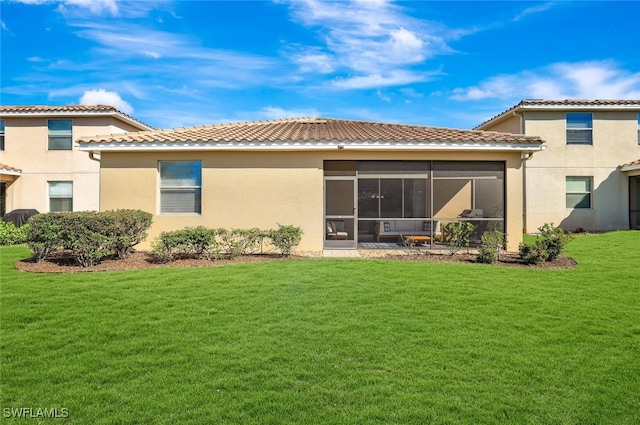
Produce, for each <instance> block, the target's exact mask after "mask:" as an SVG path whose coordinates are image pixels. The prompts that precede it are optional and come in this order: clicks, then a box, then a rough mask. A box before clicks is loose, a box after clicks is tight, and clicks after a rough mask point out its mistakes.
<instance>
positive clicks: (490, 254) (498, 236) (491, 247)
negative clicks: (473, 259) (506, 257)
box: [478, 231, 506, 264]
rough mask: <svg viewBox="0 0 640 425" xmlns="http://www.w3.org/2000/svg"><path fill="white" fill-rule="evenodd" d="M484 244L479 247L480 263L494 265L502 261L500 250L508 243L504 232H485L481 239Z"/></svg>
mask: <svg viewBox="0 0 640 425" xmlns="http://www.w3.org/2000/svg"><path fill="white" fill-rule="evenodd" d="M481 240H482V242H481V243H480V246H479V247H478V262H479V263H485V264H493V263H495V262H496V261H498V260H499V259H500V250H501V249H502V248H503V247H504V244H505V243H506V238H505V234H504V233H502V232H498V231H494V232H485V233H483V234H482V237H481Z"/></svg>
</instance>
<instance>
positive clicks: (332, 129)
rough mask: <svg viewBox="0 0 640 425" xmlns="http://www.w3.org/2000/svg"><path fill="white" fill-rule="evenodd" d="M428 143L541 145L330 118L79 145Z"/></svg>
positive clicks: (534, 140)
mask: <svg viewBox="0 0 640 425" xmlns="http://www.w3.org/2000/svg"><path fill="white" fill-rule="evenodd" d="M341 141H344V142H405V143H406V142H409V143H410V142H429V143H442V144H449V143H454V144H457V143H461V144H524V145H540V144H542V143H543V141H542V139H541V138H539V137H529V136H522V135H517V134H507V133H496V132H485V131H472V130H457V129H450V128H441V127H426V126H417V125H404V124H388V123H380V122H369V121H352V120H340V119H330V118H295V119H283V120H272V121H254V122H243V123H233V124H217V125H210V126H202V127H190V128H180V129H172V130H155V131H140V132H132V133H124V134H111V135H106V136H96V137H84V138H81V139H79V140H78V143H79V144H80V145H87V144H92V145H96V144H98V145H104V144H125V145H126V144H130V145H143V144H149V143H154V144H157V143H162V144H182V143H204V144H219V143H230V142H251V143H256V142H258V143H259V142H298V143H304V142H307V143H311V142H341Z"/></svg>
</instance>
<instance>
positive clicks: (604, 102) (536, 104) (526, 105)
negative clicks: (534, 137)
mask: <svg viewBox="0 0 640 425" xmlns="http://www.w3.org/2000/svg"><path fill="white" fill-rule="evenodd" d="M545 108H549V109H576V110H579V109H581V108H584V109H617V108H623V109H632V110H638V111H640V100H637V99H618V100H616V99H595V100H588V99H563V100H545V99H524V100H522V101H520V103H518V104H517V105H515V106H513V107H511V108H509V109H507V110H506V111H504V112H501V113H499V114H498V115H496V116H494V117H492V118H490V119H488V120H486V121H485V122H483V123H482V124H480V125H478V126H476V127H475V129H480V128H482V127H483V126H484V125H485V124H487V123H489V122H491V121H494V120H497V119H499V118H502V117H504V116H508V115H510V114H511V113H512V112H514V111H517V110H520V109H545Z"/></svg>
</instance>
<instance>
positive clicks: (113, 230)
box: [27, 210, 151, 267]
mask: <svg viewBox="0 0 640 425" xmlns="http://www.w3.org/2000/svg"><path fill="white" fill-rule="evenodd" d="M150 225H151V214H148V213H145V212H143V211H133V210H117V211H110V212H106V213H98V212H90V211H86V212H72V213H48V214H38V215H37V216H34V217H32V218H31V219H30V220H29V229H28V232H27V244H28V245H29V248H30V249H31V252H32V253H33V256H34V258H35V259H36V260H37V261H41V260H43V259H45V258H46V257H48V256H49V255H51V254H53V253H54V252H56V251H60V250H68V251H69V255H70V256H71V257H73V258H74V259H75V260H76V261H78V264H80V265H81V266H82V267H88V266H92V265H94V264H97V263H98V262H100V260H101V259H102V258H104V257H106V256H108V255H111V254H117V255H118V257H119V258H123V257H124V256H125V255H126V253H127V252H128V251H129V249H130V248H131V247H132V246H133V245H134V244H136V243H139V242H141V241H142V240H143V239H144V237H145V236H146V230H147V229H148V228H149V226H150Z"/></svg>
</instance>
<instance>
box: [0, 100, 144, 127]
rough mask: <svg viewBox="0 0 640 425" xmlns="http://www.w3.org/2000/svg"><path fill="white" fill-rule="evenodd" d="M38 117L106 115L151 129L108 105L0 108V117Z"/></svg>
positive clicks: (10, 106) (15, 106)
mask: <svg viewBox="0 0 640 425" xmlns="http://www.w3.org/2000/svg"><path fill="white" fill-rule="evenodd" d="M24 114H26V115H30V114H33V115H40V114H51V115H55V114H64V115H74V114H78V115H82V114H107V115H119V116H121V117H124V118H126V120H127V121H132V122H134V123H135V124H137V126H138V127H141V128H144V129H153V126H150V125H149V124H147V123H144V122H142V121H140V120H139V119H137V118H134V117H132V116H131V115H127V114H125V113H124V112H122V111H120V110H118V109H117V108H116V107H114V106H110V105H60V106H55V105H54V106H51V105H7V106H0V116H2V115H24Z"/></svg>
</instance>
